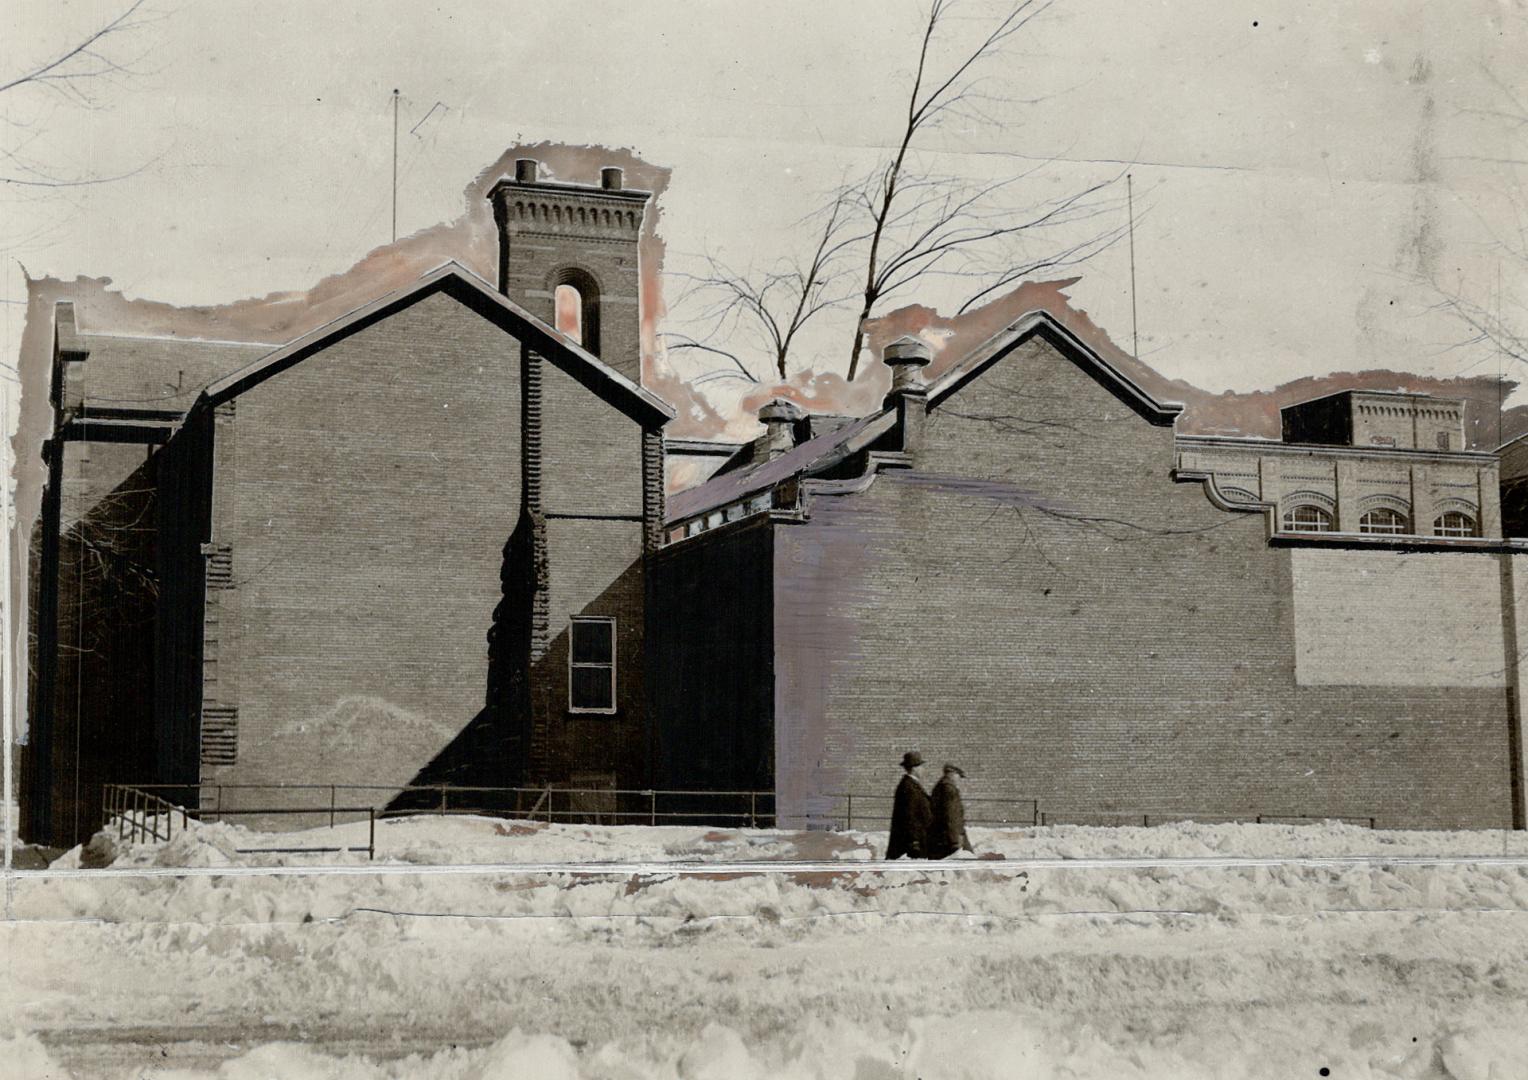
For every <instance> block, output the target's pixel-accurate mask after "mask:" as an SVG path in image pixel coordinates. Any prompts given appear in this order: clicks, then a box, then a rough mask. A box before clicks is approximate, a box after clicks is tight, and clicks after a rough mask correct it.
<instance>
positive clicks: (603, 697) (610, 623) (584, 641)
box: [568, 617, 615, 713]
mask: <svg viewBox="0 0 1528 1080" xmlns="http://www.w3.org/2000/svg"><path fill="white" fill-rule="evenodd" d="M568 708H569V710H571V711H572V712H594V713H613V712H615V620H614V619H601V618H588V617H580V618H575V619H574V620H573V622H572V625H570V626H569V627H568Z"/></svg>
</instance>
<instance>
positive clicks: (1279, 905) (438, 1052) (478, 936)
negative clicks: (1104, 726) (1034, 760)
mask: <svg viewBox="0 0 1528 1080" xmlns="http://www.w3.org/2000/svg"><path fill="white" fill-rule="evenodd" d="M357 828H359V830H360V835H361V836H363V837H364V832H365V824H364V823H362V824H361V825H359V826H353V825H347V826H342V827H341V828H340V829H339V830H336V832H338V833H340V834H341V835H340V836H338V837H336V836H335V835H334V834H333V833H331V831H330V830H327V829H323V830H315V831H314V832H313V833H311V834H308V836H307V837H306V839H305V840H302V839H297V838H296V837H295V836H294V834H291V833H284V834H258V833H251V832H248V831H247V830H243V829H240V828H237V827H233V826H226V825H210V826H205V827H193V828H192V829H191V830H190V831H189V832H188V833H186V834H185V835H184V836H179V835H178V836H177V837H176V839H175V841H174V842H173V843H171V844H169V845H164V844H154V845H130V846H128V847H127V848H126V849H124V850H121V851H116V852H104V853H103V854H105V855H107V856H114V859H113V867H115V868H124V869H128V868H133V867H139V868H147V867H171V866H183V867H184V866H195V867H207V868H213V869H216V868H218V867H223V866H241V865H253V864H256V863H258V862H267V863H274V862H278V861H279V862H285V863H287V864H291V865H303V864H305V863H314V862H317V861H319V860H323V861H325V862H330V863H340V864H343V865H344V866H345V868H346V870H347V872H346V873H343V874H332V873H331V874H304V875H298V876H271V875H255V876H236V875H228V874H217V873H207V872H206V871H201V872H198V873H197V874H195V875H194V876H179V877H176V876H171V877H147V876H143V875H139V874H131V873H130V874H126V875H119V876H113V875H109V874H108V875H100V876H93V877H88V878H57V877H54V878H39V877H25V876H23V877H18V878H14V879H12V880H11V881H9V882H8V893H9V895H8V903H9V909H10V915H11V918H10V919H9V920H8V921H6V922H5V923H3V924H0V941H3V942H4V948H3V962H4V964H5V969H6V978H5V980H4V984H3V987H0V1075H4V1076H21V1077H31V1076H39V1077H43V1076H47V1077H63V1076H70V1075H75V1076H82V1077H83V1076H91V1077H94V1076H109V1077H159V1078H169V1077H193V1076H195V1077H201V1076H217V1077H223V1078H226V1080H252V1078H257V1077H258V1078H265V1077H281V1078H287V1077H308V1076H314V1077H332V1078H344V1080H371V1078H379V1077H390V1078H399V1080H402V1078H415V1077H419V1078H424V1080H432V1078H433V1080H490V1078H499V1077H506V1078H508V1077H536V1078H543V1077H544V1078H550V1080H558V1078H562V1077H602V1078H611V1080H615V1078H638V1077H671V1078H685V1080H702V1078H709V1077H726V1078H727V1080H748V1078H750V1077H775V1076H781V1077H845V1078H850V1080H892V1078H897V1080H904V1078H905V1080H910V1078H913V1077H922V1078H924V1080H941V1078H951V1080H953V1078H957V1077H1036V1078H1042V1077H1044V1078H1049V1077H1100V1078H1110V1080H1112V1078H1116V1077H1118V1078H1122V1080H1130V1078H1137V1077H1174V1078H1199V1077H1228V1078H1237V1080H1240V1078H1243V1077H1253V1078H1257V1077H1269V1078H1272V1077H1279V1078H1285V1077H1304V1076H1311V1077H1319V1076H1322V1075H1326V1076H1329V1077H1334V1078H1348V1077H1364V1078H1379V1077H1385V1078H1391V1077H1403V1078H1409V1080H1444V1078H1456V1080H1476V1078H1480V1080H1500V1078H1506V1077H1512V1078H1517V1077H1528V1025H1525V1024H1524V1022H1523V1018H1524V1017H1528V867H1525V866H1524V865H1522V864H1513V863H1496V864H1474V865H1471V864H1468V863H1463V864H1460V863H1447V864H1441V865H1412V864H1406V863H1388V864H1387V863H1384V862H1368V863H1353V864H1346V865H1273V866H1267V865H1264V866H1228V865H1212V864H1197V865H1196V864H1172V865H1161V866H1139V867H1125V866H1102V865H1097V864H1093V863H1090V862H1079V864H1078V865H1077V866H1075V867H1065V866H1063V867H1046V868H1035V867H1030V868H1025V867H1024V866H1023V862H1024V861H1025V860H1032V859H1047V858H1068V859H1079V860H1089V859H1096V858H1100V857H1104V858H1109V857H1140V856H1159V857H1165V858H1183V857H1197V856H1216V855H1236V856H1245V855H1257V856H1278V855H1328V856H1341V855H1355V856H1385V857H1390V856H1397V857H1399V856H1413V855H1434V854H1438V855H1442V854H1458V853H1461V852H1463V853H1468V854H1476V855H1504V854H1508V855H1510V854H1517V855H1524V854H1528V844H1525V842H1524V837H1522V836H1521V835H1518V834H1512V833H1470V834H1442V833H1383V832H1374V831H1371V830H1368V829H1357V828H1350V827H1345V826H1339V825H1324V826H1299V827H1296V826H1273V825H1265V826H1256V825H1222V826H1211V825H1184V826H1176V827H1174V826H1166V827H1158V828H1152V829H1101V828H1084V827H1055V828H1049V829H1022V830H1008V831H1001V832H998V831H988V830H972V834H973V835H972V839H973V840H974V841H975V843H976V846H977V848H978V851H980V852H983V853H985V854H989V855H998V854H1000V855H1002V856H1004V858H1003V859H1001V860H997V859H994V860H991V861H985V862H976V861H971V860H967V861H965V862H964V863H963V864H961V865H960V866H951V865H949V864H943V863H934V864H925V865H923V866H921V867H919V868H918V869H917V870H916V871H907V870H903V871H899V872H895V873H893V872H887V871H884V870H881V869H878V868H876V867H874V866H873V865H863V864H864V863H865V862H866V861H867V860H869V859H871V858H872V857H873V855H878V854H879V853H880V851H881V850H883V848H884V842H885V837H884V835H883V834H875V833H856V834H842V835H840V834H828V833H783V832H781V833H774V832H767V831H756V832H749V831H738V830H707V829H682V828H667V829H642V828H623V829H616V828H595V827H589V828H584V827H580V826H535V827H531V826H528V825H525V824H523V823H521V824H510V823H506V822H499V821H493V820H490V819H474V818H461V819H455V818H444V819H430V818H419V819H409V820H402V821H397V822H389V823H386V824H381V823H379V825H378V829H377V842H378V858H377V864H378V867H379V868H381V869H385V870H386V871H387V872H384V873H379V874H370V873H366V872H364V871H365V865H366V856H365V854H364V853H362V854H360V855H355V854H349V855H344V856H335V855H322V856H314V855H300V854H299V855H291V854H269V853H267V854H241V853H240V849H248V848H259V847H268V846H269V847H274V846H285V847H291V846H313V847H333V846H345V845H347V844H350V843H351V842H352V841H353V839H354V834H353V832H352V830H355V829H357ZM361 844H362V845H364V839H362V840H361ZM79 857H80V853H79V852H78V851H76V852H72V853H70V854H69V855H67V856H65V858H64V860H62V861H63V862H64V863H69V862H77V861H78V860H79ZM782 859H809V860H814V861H842V862H843V863H844V865H843V867H842V869H837V868H827V869H814V870H809V871H808V870H795V869H792V868H790V867H776V868H775V869H776V871H777V872H772V873H753V872H744V871H740V870H738V869H737V868H735V867H731V866H729V867H725V868H719V872H717V873H714V874H694V873H679V872H671V871H665V870H663V869H661V868H653V869H650V870H647V871H644V872H642V873H635V874H634V873H630V872H619V873H618V872H614V871H605V872H597V873H581V874H569V873H527V872H517V871H513V870H508V869H504V868H503V867H502V866H501V865H496V866H495V867H494V868H493V869H485V870H483V871H474V872H471V873H449V874H446V873H419V874H413V873H399V872H398V871H399V870H400V869H403V868H405V867H406V866H407V865H408V864H419V865H420V866H421V867H422V868H423V867H424V866H425V864H444V863H463V862H475V863H479V864H488V863H492V864H505V863H514V862H520V863H532V862H551V861H576V862H582V863H596V862H649V863H652V862H659V861H669V862H674V863H678V862H685V863H693V862H696V861H711V862H726V863H736V862H740V861H754V860H782ZM856 863H859V864H862V865H856ZM7 1023H8V1024H9V1026H10V1028H11V1029H12V1030H13V1031H14V1035H13V1036H12V1037H11V1038H10V1039H9V1040H8V1041H6V1040H5V1035H6V1028H5V1026H4V1025H6V1024H7ZM1323 1069H1325V1070H1327V1071H1326V1072H1325V1073H1322V1071H1321V1070H1323Z"/></svg>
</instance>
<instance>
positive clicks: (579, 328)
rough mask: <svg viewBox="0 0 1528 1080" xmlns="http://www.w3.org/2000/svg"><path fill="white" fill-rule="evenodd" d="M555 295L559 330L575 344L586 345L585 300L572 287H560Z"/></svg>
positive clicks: (554, 302) (554, 304) (554, 300)
mask: <svg viewBox="0 0 1528 1080" xmlns="http://www.w3.org/2000/svg"><path fill="white" fill-rule="evenodd" d="M552 295H553V306H554V308H555V310H556V312H557V324H556V325H557V329H558V330H559V331H561V332H562V333H564V334H567V335H568V337H570V338H572V339H573V340H574V341H575V342H577V343H578V344H580V345H582V344H583V343H584V298H583V295H582V294H581V293H580V292H579V291H578V290H577V289H576V288H574V287H573V286H572V285H559V286H557V291H556V292H555V293H553V294H552Z"/></svg>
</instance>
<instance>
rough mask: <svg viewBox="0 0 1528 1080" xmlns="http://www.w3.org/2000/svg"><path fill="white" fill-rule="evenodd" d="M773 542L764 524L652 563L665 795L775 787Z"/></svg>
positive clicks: (706, 537) (722, 531)
mask: <svg viewBox="0 0 1528 1080" xmlns="http://www.w3.org/2000/svg"><path fill="white" fill-rule="evenodd" d="M774 534H775V530H774V528H773V527H772V526H771V525H770V524H769V521H768V519H767V518H766V517H762V516H761V517H756V518H753V519H752V520H749V521H743V522H738V523H736V524H733V525H725V526H722V527H721V528H719V529H716V530H713V531H711V532H707V533H704V534H702V535H700V536H697V537H694V538H693V539H689V540H686V541H684V542H683V543H680V544H674V545H672V546H670V547H667V548H665V549H663V550H662V551H661V552H659V553H658V554H657V555H656V556H655V557H654V558H653V559H652V562H651V574H652V577H653V583H652V584H653V601H652V602H653V612H652V616H653V617H652V621H651V630H650V634H649V648H650V655H649V657H648V666H649V670H650V672H651V676H652V680H653V709H654V711H655V713H656V715H657V717H658V730H657V732H656V733H655V739H654V748H653V752H654V757H655V759H656V761H655V765H656V779H655V781H654V782H655V783H656V784H657V785H658V786H660V787H662V788H665V789H669V790H713V791H768V790H771V789H772V788H773V787H774V777H775V768H774V743H775V736H774V726H773V725H774V721H773V717H774V710H775V700H774V697H775V689H774V679H773V647H774V623H775V619H776V613H775V611H774V608H773V603H772V596H773V592H772V585H771V582H772V574H773V570H774V567H773V550H774ZM709 808H710V809H715V805H714V804H712V805H711V806H710V807H709Z"/></svg>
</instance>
